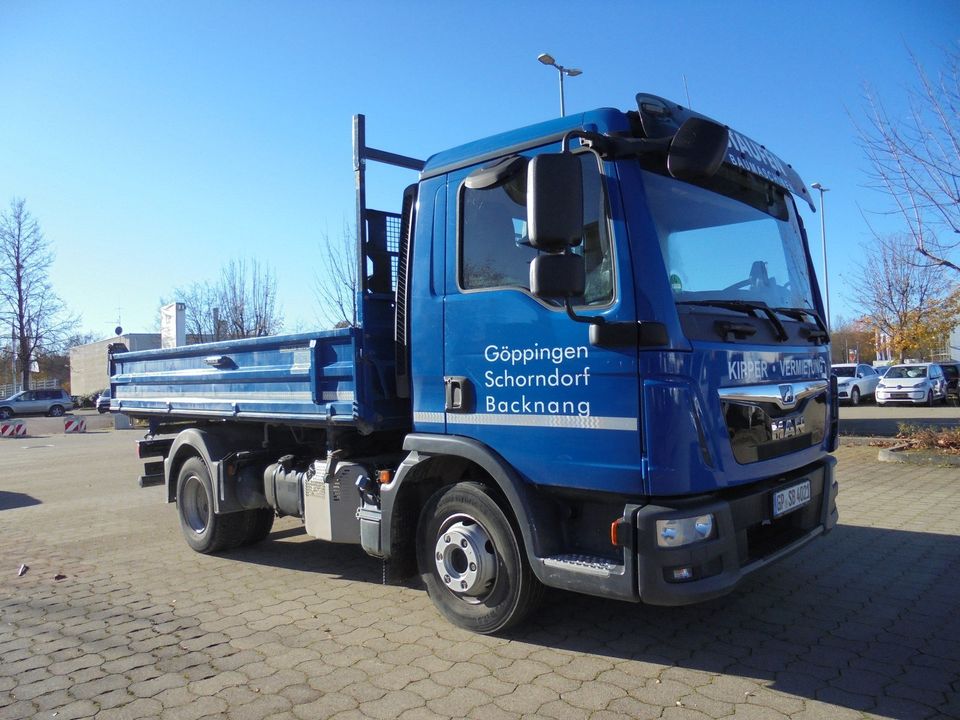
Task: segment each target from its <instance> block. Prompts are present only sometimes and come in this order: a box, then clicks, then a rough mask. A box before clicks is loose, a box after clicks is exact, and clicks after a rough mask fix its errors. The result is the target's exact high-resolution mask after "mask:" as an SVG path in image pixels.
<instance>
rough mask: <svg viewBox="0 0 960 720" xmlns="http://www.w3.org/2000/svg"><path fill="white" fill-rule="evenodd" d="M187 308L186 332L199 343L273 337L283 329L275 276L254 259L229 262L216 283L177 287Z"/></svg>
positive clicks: (177, 295)
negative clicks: (260, 336)
mask: <svg viewBox="0 0 960 720" xmlns="http://www.w3.org/2000/svg"><path fill="white" fill-rule="evenodd" d="M174 297H175V298H176V300H177V301H178V302H182V303H184V304H185V305H186V328H185V329H186V332H187V334H188V335H191V336H193V337H195V338H196V339H197V340H198V341H199V342H208V341H211V340H228V339H234V338H244V337H254V336H257V335H273V334H276V333H278V332H280V330H281V329H282V328H283V318H282V314H281V311H280V308H279V307H278V305H277V277H276V274H275V273H274V272H273V271H272V270H271V269H270V268H269V267H267V266H264V265H261V264H260V263H259V262H258V261H257V260H251V261H249V262H248V261H246V260H230V261H229V262H227V263H226V264H225V265H224V266H223V267H222V268H221V269H220V277H219V279H218V280H217V282H216V283H215V284H211V283H209V282H198V283H193V284H192V285H187V286H185V287H182V288H177V289H176V290H175V291H174Z"/></svg>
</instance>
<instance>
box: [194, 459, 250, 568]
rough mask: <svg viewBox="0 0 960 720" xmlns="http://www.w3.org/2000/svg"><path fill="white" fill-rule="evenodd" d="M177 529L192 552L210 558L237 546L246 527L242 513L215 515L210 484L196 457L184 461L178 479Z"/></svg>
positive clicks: (241, 540) (211, 485)
mask: <svg viewBox="0 0 960 720" xmlns="http://www.w3.org/2000/svg"><path fill="white" fill-rule="evenodd" d="M177 512H178V514H179V515H180V529H181V530H182V531H183V537H184V539H185V540H186V541H187V545H189V546H190V547H191V548H192V549H194V550H196V551H197V552H199V553H203V554H205V555H209V554H210V553H215V552H217V551H218V550H229V549H230V548H233V547H236V546H237V545H240V544H241V543H242V542H243V540H244V537H245V535H246V533H247V528H248V527H249V524H248V521H247V516H246V515H245V514H244V513H242V512H236V513H229V514H226V515H217V514H216V513H215V512H214V511H213V483H212V482H211V480H210V473H209V472H208V471H207V466H206V464H205V463H204V462H203V460H201V459H200V458H198V457H192V458H190V459H189V460H187V461H186V462H185V463H184V464H183V467H182V468H180V475H179V476H178V478H177Z"/></svg>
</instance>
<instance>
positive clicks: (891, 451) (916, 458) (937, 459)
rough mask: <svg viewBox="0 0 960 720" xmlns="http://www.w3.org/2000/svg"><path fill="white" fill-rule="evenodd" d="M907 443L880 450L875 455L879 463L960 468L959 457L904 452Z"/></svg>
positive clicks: (932, 453)
mask: <svg viewBox="0 0 960 720" xmlns="http://www.w3.org/2000/svg"><path fill="white" fill-rule="evenodd" d="M907 447H908V445H907V443H900V444H899V445H894V446H893V447H889V448H881V449H880V452H879V453H877V460H879V461H880V462H892V463H900V464H902V465H939V466H940V467H944V466H947V467H960V455H941V454H939V453H935V452H921V451H915V452H910V453H908V452H906V450H907Z"/></svg>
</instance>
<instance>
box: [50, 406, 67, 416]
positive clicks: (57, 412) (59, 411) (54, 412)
mask: <svg viewBox="0 0 960 720" xmlns="http://www.w3.org/2000/svg"><path fill="white" fill-rule="evenodd" d="M47 415H49V416H50V417H60V416H61V415H63V405H54V406H53V407H52V408H50V410H49V411H47Z"/></svg>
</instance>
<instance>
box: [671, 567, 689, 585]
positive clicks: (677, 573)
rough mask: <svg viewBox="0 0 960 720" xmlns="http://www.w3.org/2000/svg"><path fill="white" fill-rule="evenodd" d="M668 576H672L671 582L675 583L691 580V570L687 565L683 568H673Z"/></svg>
mask: <svg viewBox="0 0 960 720" xmlns="http://www.w3.org/2000/svg"><path fill="white" fill-rule="evenodd" d="M670 574H671V575H672V576H673V580H674V581H675V582H682V581H683V580H693V568H692V567H690V566H689V565H687V566H685V567H678V568H673V570H671V571H670Z"/></svg>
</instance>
